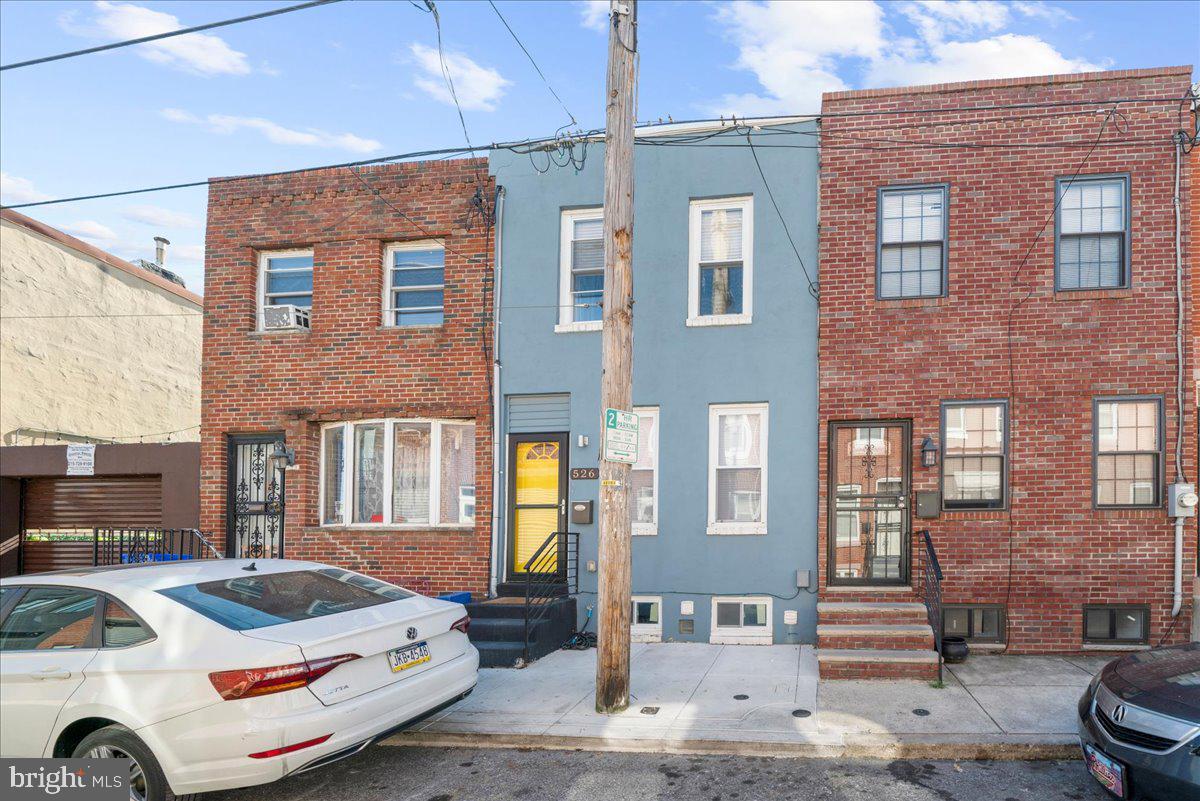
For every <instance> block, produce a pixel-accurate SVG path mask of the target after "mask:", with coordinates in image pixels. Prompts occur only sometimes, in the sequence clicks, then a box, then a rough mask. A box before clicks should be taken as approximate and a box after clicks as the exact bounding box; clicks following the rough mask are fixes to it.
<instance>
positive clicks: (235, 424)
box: [201, 159, 494, 594]
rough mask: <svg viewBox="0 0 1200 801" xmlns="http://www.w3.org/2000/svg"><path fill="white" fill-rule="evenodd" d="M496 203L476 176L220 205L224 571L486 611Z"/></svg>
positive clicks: (214, 378)
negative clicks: (309, 572) (325, 567)
mask: <svg viewBox="0 0 1200 801" xmlns="http://www.w3.org/2000/svg"><path fill="white" fill-rule="evenodd" d="M493 196H494V190H493V183H492V181H491V179H490V178H489V177H488V174H487V164H486V161H484V160H471V159H460V160H454V161H445V162H420V163H410V164H392V165H384V166H377V167H367V168H360V169H357V170H353V171H352V170H349V169H323V170H313V171H307V172H301V173H295V174H289V175H284V176H274V177H266V178H254V179H248V180H237V181H218V182H215V183H214V184H213V185H212V188H211V190H210V194H209V204H208V236H207V258H206V292H205V302H206V309H205V311H206V314H205V324H204V382H203V414H202V426H201V429H202V431H201V439H202V465H201V469H202V474H203V478H202V483H203V489H202V523H201V524H202V527H203V528H204V529H205V530H207V531H213V532H224V534H225V542H226V550H227V553H228V554H230V555H234V554H237V555H264V556H272V555H274V556H278V555H280V554H284V555H286V556H287V557H289V558H302V559H304V558H307V559H314V560H321V561H325V562H331V563H335V564H338V565H340V566H343V567H347V568H350V569H354V570H359V571H363V572H366V573H370V574H372V575H375V576H378V577H380V578H383V579H385V580H389V581H395V582H399V583H402V584H404V585H406V586H408V587H410V588H412V589H414V590H417V591H419V592H423V593H444V592H449V591H458V590H466V591H472V592H475V593H480V594H484V593H486V591H487V584H488V574H489V559H490V546H489V532H490V530H491V523H490V515H491V493H490V486H491V465H492V439H491V398H490V388H489V382H490V375H491V358H490V355H489V354H490V348H491V336H492V327H491V302H490V292H491V274H492V263H491V236H492V220H491V207H492V204H493V201H494V197H493ZM291 307H296V308H297V309H299V311H296V312H292V311H291V310H290V308H291ZM280 310H284V311H286V312H287V313H288V314H295V315H296V316H297V317H300V318H303V319H297V320H286V319H280V318H279V316H278V314H275V312H278V311H280ZM276 443H283V444H284V448H285V449H287V450H288V451H290V453H289V454H288V457H290V460H291V461H293V462H294V464H293V465H292V466H290V467H288V468H286V469H284V470H281V471H277V470H276V469H275V468H274V467H273V466H272V465H273V464H274V463H273V461H272V457H273V456H275V457H276V458H277V459H280V461H279V462H278V463H282V461H283V460H284V459H281V458H280V457H281V456H282V454H280V455H277V454H276V450H277V447H276ZM284 458H286V457H284ZM278 476H282V481H277V480H276V477H278ZM477 487H478V488H479V489H480V490H481V491H480V492H478V493H476V488H477ZM281 495H282V498H281V497H280V496H281ZM280 509H283V510H285V511H284V512H283V514H280ZM280 518H284V520H281V519H280Z"/></svg>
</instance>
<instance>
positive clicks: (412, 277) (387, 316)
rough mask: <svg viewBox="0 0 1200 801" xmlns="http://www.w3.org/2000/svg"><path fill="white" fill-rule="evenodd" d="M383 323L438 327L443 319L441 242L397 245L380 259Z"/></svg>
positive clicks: (427, 241)
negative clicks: (381, 263) (381, 266)
mask: <svg viewBox="0 0 1200 801" xmlns="http://www.w3.org/2000/svg"><path fill="white" fill-rule="evenodd" d="M383 269H384V277H383V286H384V288H383V324H384V325H385V326H394V327H404V326H413V325H441V324H442V320H443V318H444V316H445V312H444V308H445V290H446V249H445V248H444V247H443V246H442V243H440V242H434V241H429V240H425V241H422V242H397V243H395V244H392V245H388V246H387V248H386V249H385V250H384V256H383Z"/></svg>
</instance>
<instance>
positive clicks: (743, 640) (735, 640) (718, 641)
mask: <svg viewBox="0 0 1200 801" xmlns="http://www.w3.org/2000/svg"><path fill="white" fill-rule="evenodd" d="M708 641H709V642H710V643H711V644H713V645H771V643H772V642H773V637H772V635H771V631H770V629H768V630H767V631H765V632H762V633H755V634H739V633H735V632H728V633H724V634H717V633H716V631H714V632H713V633H712V634H711V635H709V638H708Z"/></svg>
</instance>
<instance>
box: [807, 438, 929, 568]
mask: <svg viewBox="0 0 1200 801" xmlns="http://www.w3.org/2000/svg"><path fill="white" fill-rule="evenodd" d="M910 432H911V423H909V422H908V421H889V422H874V421H866V422H854V423H831V424H830V427H829V489H828V493H827V494H828V496H829V498H828V500H829V583H830V584H861V585H889V584H891V585H903V584H907V583H908V580H909V550H910V545H911V543H910V536H909V532H910V523H909V513H908V486H909V478H910V476H909V469H910V468H909V466H910V463H911V462H910V458H909V457H910V452H909V449H910V448H911V443H912V436H911V434H910Z"/></svg>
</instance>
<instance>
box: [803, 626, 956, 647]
mask: <svg viewBox="0 0 1200 801" xmlns="http://www.w3.org/2000/svg"><path fill="white" fill-rule="evenodd" d="M817 648H819V649H823V648H828V649H832V650H847V649H868V650H881V651H921V650H933V648H934V642H933V629H932V628H931V627H930V626H929V624H928V623H872V624H858V625H855V624H850V625H841V624H829V623H822V624H820V625H818V626H817Z"/></svg>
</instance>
